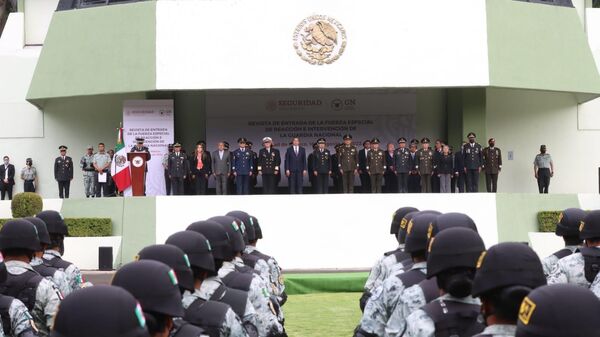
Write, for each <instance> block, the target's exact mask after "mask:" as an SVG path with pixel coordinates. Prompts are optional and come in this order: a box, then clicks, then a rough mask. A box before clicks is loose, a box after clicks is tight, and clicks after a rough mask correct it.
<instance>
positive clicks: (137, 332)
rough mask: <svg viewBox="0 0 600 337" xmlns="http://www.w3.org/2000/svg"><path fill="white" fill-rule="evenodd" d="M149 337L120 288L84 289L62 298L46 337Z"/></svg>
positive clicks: (135, 305)
mask: <svg viewBox="0 0 600 337" xmlns="http://www.w3.org/2000/svg"><path fill="white" fill-rule="evenodd" d="M82 336H85V337H150V335H149V334H148V330H146V323H145V319H144V314H143V312H142V308H141V307H140V305H139V304H138V302H137V301H136V299H135V298H134V297H133V296H132V295H131V294H130V293H129V292H127V291H125V290H124V289H121V288H119V287H111V286H102V285H100V286H95V287H90V288H84V289H81V290H78V291H76V292H74V293H73V294H71V295H69V296H68V297H66V298H65V299H64V300H63V301H62V302H61V303H60V310H58V312H57V313H56V317H55V319H54V326H53V328H52V331H51V332H50V337H82Z"/></svg>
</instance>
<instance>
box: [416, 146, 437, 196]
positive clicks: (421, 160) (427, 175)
mask: <svg viewBox="0 0 600 337" xmlns="http://www.w3.org/2000/svg"><path fill="white" fill-rule="evenodd" d="M421 143H424V144H425V143H427V144H429V138H423V139H422V140H421ZM433 153H434V152H433V150H432V149H429V148H428V149H427V150H425V149H420V150H419V151H417V171H418V172H419V175H420V176H421V193H431V175H432V174H433Z"/></svg>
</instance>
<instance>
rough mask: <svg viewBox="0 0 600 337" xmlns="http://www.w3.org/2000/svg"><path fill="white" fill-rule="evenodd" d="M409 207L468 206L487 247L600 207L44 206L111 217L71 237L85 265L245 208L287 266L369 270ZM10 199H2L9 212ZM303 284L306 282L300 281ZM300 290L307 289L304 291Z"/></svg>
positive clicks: (271, 199) (466, 199) (463, 197)
mask: <svg viewBox="0 0 600 337" xmlns="http://www.w3.org/2000/svg"><path fill="white" fill-rule="evenodd" d="M402 206H414V207H417V208H419V209H421V210H425V209H433V210H438V211H440V212H463V213H467V214H469V215H470V216H471V217H472V218H473V219H474V220H475V222H476V223H477V225H478V228H479V232H480V234H481V235H482V237H483V238H484V241H485V242H486V245H488V246H490V245H493V244H495V243H497V242H499V241H521V242H530V239H529V237H530V233H533V232H537V226H538V224H537V218H536V217H537V214H538V212H540V211H556V210H562V209H564V208H568V207H581V208H584V209H598V208H600V195H597V194H548V195H539V194H488V193H477V194H329V195H251V196H171V197H135V198H134V197H129V198H103V199H65V200H59V199H47V200H44V208H46V209H55V210H58V211H60V212H62V214H63V216H65V217H108V218H111V219H112V221H113V236H112V237H105V238H68V240H67V241H66V242H65V247H66V254H65V257H66V258H67V259H70V260H72V261H74V262H76V263H77V264H78V265H80V266H81V268H82V269H92V270H93V269H97V254H98V248H97V247H99V246H112V247H113V249H114V266H115V267H118V266H120V265H122V264H123V263H127V262H130V261H132V260H133V259H134V257H135V255H136V254H137V252H138V251H139V250H140V249H141V248H143V247H144V246H146V245H149V244H153V243H163V242H164V241H165V239H166V238H167V237H168V236H169V235H171V234H172V233H174V232H176V231H180V230H184V229H185V228H186V227H187V226H188V225H189V224H190V223H192V222H194V221H198V220H204V219H207V218H209V217H212V216H215V215H222V214H225V213H227V212H228V211H230V210H235V209H241V210H245V211H247V212H248V213H250V214H253V215H255V216H256V217H257V218H258V219H259V221H260V225H261V227H262V229H263V233H264V239H263V240H261V241H259V243H258V248H259V249H260V250H261V251H263V252H265V253H267V254H271V255H273V256H275V257H277V259H278V261H279V263H280V264H281V266H282V268H284V270H286V271H289V270H294V271H307V270H310V271H323V270H326V271H338V272H347V271H356V270H362V271H364V270H368V269H369V268H370V267H371V266H372V265H373V263H374V262H375V261H376V260H377V259H378V258H379V256H381V254H382V253H383V252H385V251H387V250H392V249H394V248H395V245H396V242H395V240H394V238H393V237H392V236H390V235H389V234H388V233H389V226H390V222H391V219H392V214H393V212H394V211H395V210H396V209H397V208H399V207H402ZM9 217H11V213H10V202H9V201H1V202H0V218H9ZM539 237H540V236H539V235H538V236H537V237H536V238H535V240H534V241H536V242H533V241H531V243H533V247H534V249H536V250H537V251H538V252H539V253H540V255H546V254H547V253H548V252H550V253H551V252H552V249H554V248H555V247H556V248H558V247H560V240H557V239H558V238H556V237H554V236H553V235H551V234H550V235H545V236H542V238H541V239H540V238H539ZM299 287H300V288H301V287H303V285H302V286H299ZM299 291H300V290H299Z"/></svg>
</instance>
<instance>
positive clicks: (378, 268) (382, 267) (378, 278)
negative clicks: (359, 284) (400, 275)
mask: <svg viewBox="0 0 600 337" xmlns="http://www.w3.org/2000/svg"><path fill="white" fill-rule="evenodd" d="M399 248H400V249H404V245H403V244H402V245H400V247H399ZM399 263H400V261H397V260H396V255H394V254H390V255H387V256H386V255H384V256H382V257H380V258H379V260H377V262H375V265H373V268H371V272H370V273H369V277H368V278H367V282H365V289H366V290H368V291H370V292H373V290H375V288H377V287H379V286H380V285H381V284H382V283H383V281H384V280H385V279H386V278H388V277H389V276H390V275H392V274H391V273H390V271H391V270H392V268H393V266H394V265H397V264H399ZM400 269H401V268H400Z"/></svg>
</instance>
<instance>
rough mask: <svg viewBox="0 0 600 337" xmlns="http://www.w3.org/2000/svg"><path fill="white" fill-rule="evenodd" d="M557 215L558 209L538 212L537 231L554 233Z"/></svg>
mask: <svg viewBox="0 0 600 337" xmlns="http://www.w3.org/2000/svg"><path fill="white" fill-rule="evenodd" d="M559 216H560V211H543V212H539V213H538V215H537V218H538V228H539V231H540V232H552V233H554V231H555V230H556V224H557V223H558V217H559Z"/></svg>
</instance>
